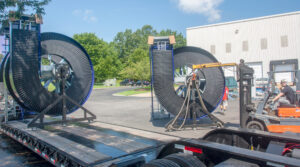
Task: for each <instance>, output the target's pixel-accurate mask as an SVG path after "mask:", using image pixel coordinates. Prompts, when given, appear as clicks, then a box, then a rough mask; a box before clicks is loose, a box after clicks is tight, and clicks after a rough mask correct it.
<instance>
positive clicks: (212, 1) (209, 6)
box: [176, 0, 223, 22]
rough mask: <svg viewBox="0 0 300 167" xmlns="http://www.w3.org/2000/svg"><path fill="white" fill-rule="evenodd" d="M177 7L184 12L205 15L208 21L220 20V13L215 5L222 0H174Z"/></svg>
mask: <svg viewBox="0 0 300 167" xmlns="http://www.w3.org/2000/svg"><path fill="white" fill-rule="evenodd" d="M176 1H177V3H178V7H179V8H180V9H181V10H182V11H184V12H186V13H197V14H203V15H205V16H207V17H208V18H207V20H208V21H209V22H213V21H217V20H220V18H221V14H220V10H218V9H217V7H218V6H219V5H220V4H221V3H222V2H223V0H176Z"/></svg>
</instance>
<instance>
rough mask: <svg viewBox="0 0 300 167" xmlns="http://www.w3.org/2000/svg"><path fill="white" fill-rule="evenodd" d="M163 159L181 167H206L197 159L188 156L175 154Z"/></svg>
mask: <svg viewBox="0 0 300 167" xmlns="http://www.w3.org/2000/svg"><path fill="white" fill-rule="evenodd" d="M165 159H168V160H171V161H174V162H176V163H177V164H179V165H180V166H181V167H194V166H197V167H206V165H205V164H204V163H202V162H201V161H200V160H199V159H198V158H196V157H195V156H193V155H190V154H184V153H176V154H171V155H169V156H167V157H165Z"/></svg>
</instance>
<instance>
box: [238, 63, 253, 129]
mask: <svg viewBox="0 0 300 167" xmlns="http://www.w3.org/2000/svg"><path fill="white" fill-rule="evenodd" d="M253 73H254V70H253V69H252V68H250V67H249V66H247V65H245V64H244V63H241V64H239V66H238V75H239V89H240V90H239V92H240V126H241V128H246V124H247V120H248V118H249V112H251V111H253V110H254V104H253V103H252V100H251V87H252V82H253Z"/></svg>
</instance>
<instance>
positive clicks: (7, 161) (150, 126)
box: [0, 87, 239, 167]
mask: <svg viewBox="0 0 300 167" xmlns="http://www.w3.org/2000/svg"><path fill="white" fill-rule="evenodd" d="M130 89H134V87H118V88H105V89H94V90H93V92H92V94H91V96H90V98H89V100H88V101H87V102H86V104H84V106H85V107H86V108H87V109H89V110H90V111H92V112H93V113H94V114H96V116H97V121H100V122H104V123H109V124H113V125H120V126H122V127H130V128H133V129H141V130H143V131H140V133H146V132H145V131H151V132H157V133H161V134H166V135H172V136H178V137H181V138H199V137H202V136H203V135H205V134H206V133H207V132H208V131H211V130H213V129H214V128H213V127H206V128H197V129H194V130H193V129H186V130H183V131H173V132H166V130H165V128H164V125H165V124H166V123H167V122H168V121H170V119H163V120H155V121H152V120H151V98H150V97H133V96H114V95H113V94H115V93H118V92H121V91H125V90H130ZM213 114H214V115H215V116H217V117H218V118H220V119H221V120H222V121H224V122H225V123H226V124H227V126H235V127H236V126H238V123H239V105H238V100H237V99H236V100H230V101H229V106H228V111H227V112H226V113H225V114H224V115H223V114H221V113H220V112H219V109H217V110H216V111H215V112H213ZM82 115H83V114H82V111H80V110H79V111H76V112H74V113H72V114H70V115H69V117H78V116H81V117H82ZM0 157H1V159H0V167H2V166H3V167H4V166H5V167H19V166H20V167H21V166H22V167H23V166H26V167H39V166H42V167H47V166H52V165H51V164H49V163H47V162H46V161H45V160H44V159H42V158H40V157H39V156H38V155H36V154H35V153H33V152H31V151H30V150H29V149H27V148H25V147H24V146H22V145H21V144H19V143H18V142H16V141H14V140H11V139H10V138H9V137H7V136H5V135H3V134H1V133H0Z"/></svg>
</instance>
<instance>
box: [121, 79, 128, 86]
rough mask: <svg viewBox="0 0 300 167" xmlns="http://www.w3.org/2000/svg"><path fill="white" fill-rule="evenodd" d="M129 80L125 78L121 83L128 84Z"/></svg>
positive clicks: (122, 84)
mask: <svg viewBox="0 0 300 167" xmlns="http://www.w3.org/2000/svg"><path fill="white" fill-rule="evenodd" d="M129 82H130V80H129V79H124V80H123V81H122V82H120V85H121V86H127V85H128V83H129Z"/></svg>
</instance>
